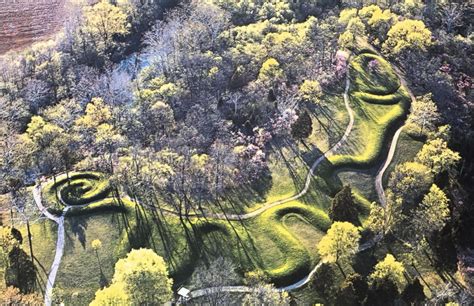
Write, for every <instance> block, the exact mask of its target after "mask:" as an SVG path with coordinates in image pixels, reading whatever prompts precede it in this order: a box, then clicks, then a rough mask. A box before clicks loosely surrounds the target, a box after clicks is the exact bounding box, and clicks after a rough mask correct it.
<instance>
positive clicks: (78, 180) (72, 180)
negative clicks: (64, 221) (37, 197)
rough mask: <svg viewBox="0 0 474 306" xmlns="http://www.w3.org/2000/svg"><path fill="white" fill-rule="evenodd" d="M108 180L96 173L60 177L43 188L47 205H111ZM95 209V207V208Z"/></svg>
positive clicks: (71, 174) (78, 173)
mask: <svg viewBox="0 0 474 306" xmlns="http://www.w3.org/2000/svg"><path fill="white" fill-rule="evenodd" d="M111 191H112V188H111V186H110V183H109V180H108V179H107V178H105V177H104V176H103V175H102V174H100V173H96V172H83V173H81V172H74V173H70V174H69V175H68V176H66V175H61V176H60V177H58V178H57V179H56V181H55V182H54V181H53V182H51V183H49V184H48V185H46V186H45V188H44V195H45V196H46V199H47V201H48V203H49V204H50V205H51V204H52V203H59V204H61V205H62V206H71V207H77V208H80V207H86V206H87V207H88V208H90V207H92V206H110V205H113V202H114V201H113V197H112V192H111ZM95 208H97V207H95Z"/></svg>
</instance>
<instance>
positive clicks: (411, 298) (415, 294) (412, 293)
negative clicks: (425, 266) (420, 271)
mask: <svg viewBox="0 0 474 306" xmlns="http://www.w3.org/2000/svg"><path fill="white" fill-rule="evenodd" d="M402 299H403V300H404V301H405V303H407V304H409V305H418V304H420V303H422V302H423V301H425V300H426V296H425V293H424V292H423V286H422V285H421V283H420V280H419V279H418V278H416V279H415V280H414V281H413V282H411V283H409V284H408V286H406V288H405V289H404V290H403V292H402Z"/></svg>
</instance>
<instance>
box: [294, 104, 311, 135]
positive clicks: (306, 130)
mask: <svg viewBox="0 0 474 306" xmlns="http://www.w3.org/2000/svg"><path fill="white" fill-rule="evenodd" d="M312 132H313V122H312V121H311V117H310V116H309V114H308V112H307V111H303V112H301V113H300V114H299V116H298V119H297V120H296V122H295V123H293V125H292V126H291V135H293V137H294V138H295V139H297V140H301V141H302V140H303V139H305V138H308V137H309V136H310V135H311V133H312Z"/></svg>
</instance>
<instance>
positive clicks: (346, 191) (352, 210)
mask: <svg viewBox="0 0 474 306" xmlns="http://www.w3.org/2000/svg"><path fill="white" fill-rule="evenodd" d="M358 215H359V212H358V211H357V207H356V205H355V203H354V198H353V196H352V189H351V187H350V186H344V187H342V189H341V190H340V191H339V192H338V193H337V194H336V196H335V197H334V199H332V202H331V207H330V208H329V218H331V220H332V221H333V222H334V221H347V222H350V223H352V224H354V225H358V224H359V223H360V222H359V217H358Z"/></svg>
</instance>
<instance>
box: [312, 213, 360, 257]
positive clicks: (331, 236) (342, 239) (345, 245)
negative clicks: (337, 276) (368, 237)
mask: <svg viewBox="0 0 474 306" xmlns="http://www.w3.org/2000/svg"><path fill="white" fill-rule="evenodd" d="M359 239H360V233H359V230H358V229H357V227H355V226H354V225H353V224H352V223H350V222H334V223H333V224H332V225H331V228H330V229H329V230H328V232H327V234H326V236H324V237H323V239H321V241H320V242H319V244H318V251H319V254H320V255H321V257H323V259H324V260H326V261H328V262H339V261H340V260H346V259H349V258H351V256H353V255H354V254H355V253H356V252H357V250H358V248H359Z"/></svg>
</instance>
